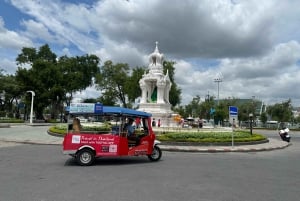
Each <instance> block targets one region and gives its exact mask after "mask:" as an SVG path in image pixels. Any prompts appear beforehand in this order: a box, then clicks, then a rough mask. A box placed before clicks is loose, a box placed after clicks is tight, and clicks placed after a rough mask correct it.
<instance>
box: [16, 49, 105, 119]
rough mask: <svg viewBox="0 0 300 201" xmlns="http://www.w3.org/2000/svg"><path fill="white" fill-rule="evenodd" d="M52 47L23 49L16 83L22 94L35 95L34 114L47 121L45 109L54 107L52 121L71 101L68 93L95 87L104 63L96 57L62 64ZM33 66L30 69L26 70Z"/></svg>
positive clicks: (66, 59)
mask: <svg viewBox="0 0 300 201" xmlns="http://www.w3.org/2000/svg"><path fill="white" fill-rule="evenodd" d="M56 58H57V57H56V55H55V54H54V53H53V52H52V51H51V49H50V48H49V46H48V45H47V44H46V45H43V46H41V47H40V48H39V49H38V50H36V49H35V48H23V49H22V52H21V54H19V55H18V57H17V59H16V61H17V64H18V66H19V68H18V70H17V72H16V79H17V81H18V83H19V85H20V86H21V89H22V91H28V90H32V91H34V92H35V94H36V95H35V98H34V111H35V113H36V118H38V119H43V111H44V109H45V108H46V107H47V106H49V105H51V108H52V109H51V118H56V116H57V113H58V111H60V112H62V109H63V107H62V103H63V101H66V100H67V96H66V95H67V93H71V96H72V93H73V92H75V91H78V90H83V89H85V88H86V87H88V86H90V85H92V84H93V82H92V80H93V77H94V76H95V74H97V73H98V70H99V69H98V63H99V61H100V59H99V58H98V57H97V56H94V55H85V56H81V57H78V56H77V57H71V58H68V57H66V56H64V57H61V58H60V59H59V60H58V61H57V60H56ZM28 65H30V66H31V68H29V69H27V68H26V67H25V66H28Z"/></svg>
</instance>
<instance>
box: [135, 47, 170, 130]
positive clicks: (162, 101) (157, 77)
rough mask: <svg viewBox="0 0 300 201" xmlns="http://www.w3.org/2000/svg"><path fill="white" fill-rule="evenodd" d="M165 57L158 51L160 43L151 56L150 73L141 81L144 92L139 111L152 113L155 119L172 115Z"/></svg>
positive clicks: (162, 119)
mask: <svg viewBox="0 0 300 201" xmlns="http://www.w3.org/2000/svg"><path fill="white" fill-rule="evenodd" d="M163 61H164V55H163V54H161V53H160V52H159V50H158V42H156V47H155V50H154V52H153V53H151V54H150V55H149V66H148V69H149V72H148V73H145V74H144V75H143V77H142V79H141V80H140V81H139V84H140V88H141V90H142V95H141V100H140V105H139V110H140V111H145V112H149V113H152V116H153V118H156V119H161V124H162V125H163V124H164V123H165V122H164V119H166V117H169V116H170V115H171V114H172V111H171V104H170V102H169V93H170V89H171V86H172V83H171V81H170V77H169V73H168V71H167V72H166V74H164V72H163Z"/></svg>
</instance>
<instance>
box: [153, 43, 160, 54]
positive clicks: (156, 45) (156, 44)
mask: <svg viewBox="0 0 300 201" xmlns="http://www.w3.org/2000/svg"><path fill="white" fill-rule="evenodd" d="M154 52H159V51H158V41H156V42H155V51H154Z"/></svg>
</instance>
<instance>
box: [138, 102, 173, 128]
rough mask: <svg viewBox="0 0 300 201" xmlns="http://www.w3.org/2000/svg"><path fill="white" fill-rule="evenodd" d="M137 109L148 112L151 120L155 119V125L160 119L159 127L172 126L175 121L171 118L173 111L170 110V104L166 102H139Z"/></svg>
mask: <svg viewBox="0 0 300 201" xmlns="http://www.w3.org/2000/svg"><path fill="white" fill-rule="evenodd" d="M138 110H139V111H143V112H148V113H151V114H152V120H155V122H156V126H158V120H159V119H160V125H161V127H174V126H176V123H175V122H174V120H173V119H172V114H173V111H172V110H171V104H166V103H160V104H159V103H141V104H140V105H139V109H138Z"/></svg>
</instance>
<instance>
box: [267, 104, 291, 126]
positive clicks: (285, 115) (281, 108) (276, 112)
mask: <svg viewBox="0 0 300 201" xmlns="http://www.w3.org/2000/svg"><path fill="white" fill-rule="evenodd" d="M267 113H268V115H270V116H271V118H272V119H273V120H276V121H279V122H290V121H291V119H292V116H293V112H292V105H291V99H288V100H287V101H285V102H282V103H276V104H274V105H271V106H269V107H268V108H267Z"/></svg>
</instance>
